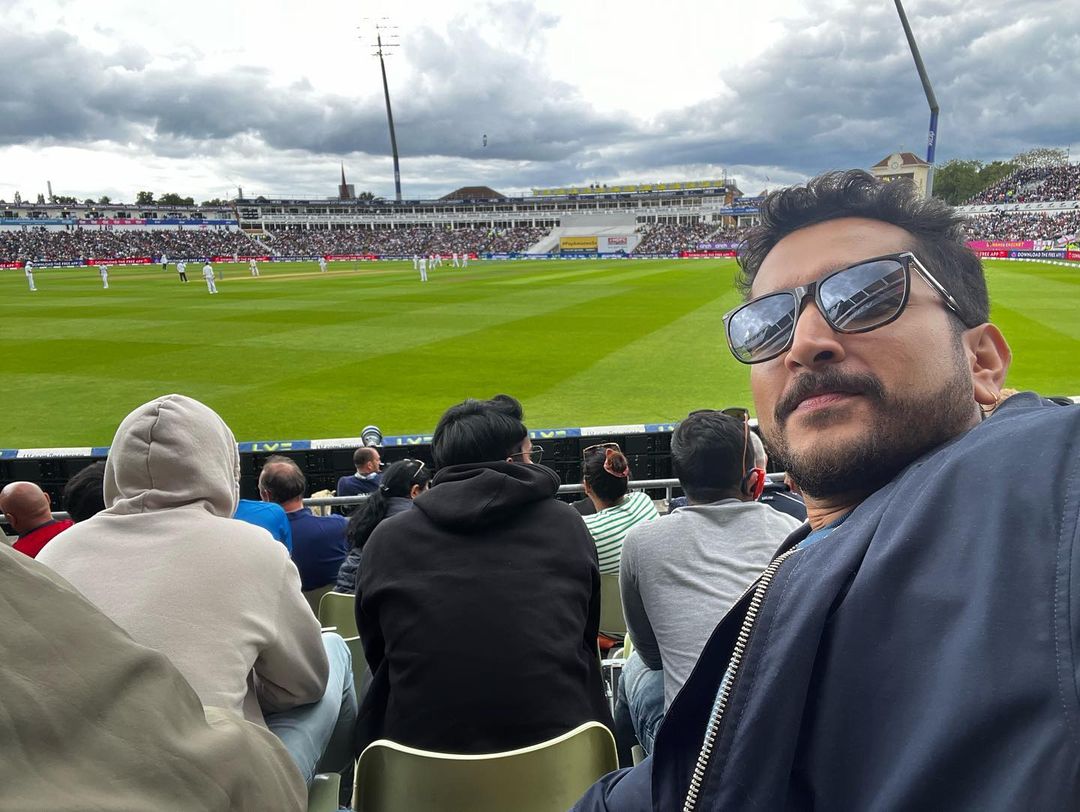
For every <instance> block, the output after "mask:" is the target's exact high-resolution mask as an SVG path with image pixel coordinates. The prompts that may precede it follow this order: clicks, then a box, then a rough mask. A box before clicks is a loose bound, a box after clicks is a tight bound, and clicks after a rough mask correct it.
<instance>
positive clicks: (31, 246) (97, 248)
mask: <svg viewBox="0 0 1080 812" xmlns="http://www.w3.org/2000/svg"><path fill="white" fill-rule="evenodd" d="M252 253H256V254H262V253H264V249H263V247H262V246H261V245H259V243H257V242H255V241H254V240H252V239H251V238H250V237H248V236H247V235H246V234H244V232H242V231H240V230H239V229H227V228H218V229H208V230H196V229H190V230H185V231H178V230H172V229H168V230H167V229H143V228H122V229H121V228H116V229H112V230H105V229H97V228H85V229H78V228H77V229H72V230H70V231H68V230H51V231H48V230H46V229H44V228H28V229H26V230H22V229H12V230H0V262H15V261H18V260H24V259H32V260H34V261H35V262H65V261H77V260H79V259H81V258H85V259H106V258H108V259H134V258H143V259H153V260H157V258H158V257H160V256H161V255H162V254H165V255H167V256H168V257H170V258H172V259H173V260H176V259H193V258H199V259H203V258H206V257H213V256H232V255H233V254H240V255H244V254H252Z"/></svg>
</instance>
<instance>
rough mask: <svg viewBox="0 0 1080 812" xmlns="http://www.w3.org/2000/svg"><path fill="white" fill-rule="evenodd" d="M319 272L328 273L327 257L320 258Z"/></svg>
mask: <svg viewBox="0 0 1080 812" xmlns="http://www.w3.org/2000/svg"><path fill="white" fill-rule="evenodd" d="M319 272H320V273H326V257H319Z"/></svg>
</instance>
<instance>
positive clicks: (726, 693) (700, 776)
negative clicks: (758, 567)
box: [683, 547, 799, 812]
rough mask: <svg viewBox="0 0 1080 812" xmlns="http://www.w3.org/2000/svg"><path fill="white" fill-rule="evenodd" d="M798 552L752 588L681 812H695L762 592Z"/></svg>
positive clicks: (784, 557) (780, 561) (777, 563)
mask: <svg viewBox="0 0 1080 812" xmlns="http://www.w3.org/2000/svg"><path fill="white" fill-rule="evenodd" d="M797 549H799V548H798V547H792V548H791V549H790V550H788V551H787V552H786V553H784V554H783V555H781V556H780V557H779V558H776V559H774V560H773V562H772V563H771V564H769V566H768V567H766V568H765V571H764V572H762V573H761V575H760V576H759V578H758V581H757V586H756V587H754V596H753V597H752V598H751V599H750V606H749V607H747V610H746V617H744V618H743V622H742V626H741V627H740V629H739V636H738V638H736V640H735V648H734V649H733V650H732V652H731V659H730V660H729V661H728V667H727V669H726V670H725V671H724V678H723V680H721V682H720V691H719V693H718V694H717V697H716V701H715V702H714V703H713V709H712V713H711V714H710V715H709V724H708V726H707V727H706V728H705V741H704V742H702V745H701V751H700V752H699V753H698V757H697V763H696V764H695V765H694V773H693V775H692V776H691V777H690V788H689V789H688V790H687V792H686V801H685V802H684V803H683V812H694V809H695V808H696V807H697V802H698V793H700V792H701V783H702V781H704V779H705V770H706V769H708V766H709V759H710V758H711V757H712V750H713V746H714V745H715V744H716V737H717V735H718V734H719V732H720V723H721V722H723V720H724V712H725V711H726V710H727V704H728V699H730V697H731V690H732V688H733V687H734V685H735V677H736V676H737V675H738V672H739V666H740V665H741V664H742V658H743V654H745V653H746V644H747V643H748V642H749V640H750V634H751V633H752V632H753V631H754V625H755V624H756V623H757V617H758V611H759V610H760V609H761V604H762V602H763V601H764V600H765V593H766V592H768V591H769V585H770V584H771V583H772V579H773V576H774V575H776V571H777V570H778V569H780V565H781V564H783V563H784V562H785V561H786V560H787V559H788V556H790V555H791V554H792V553H794V552H795V551H796V550H797Z"/></svg>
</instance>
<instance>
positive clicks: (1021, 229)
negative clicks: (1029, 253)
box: [964, 211, 1080, 242]
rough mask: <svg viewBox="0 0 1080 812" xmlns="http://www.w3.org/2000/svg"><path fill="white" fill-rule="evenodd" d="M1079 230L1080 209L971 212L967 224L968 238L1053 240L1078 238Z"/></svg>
mask: <svg viewBox="0 0 1080 812" xmlns="http://www.w3.org/2000/svg"><path fill="white" fill-rule="evenodd" d="M1078 233H1080V211H1071V212H1018V211H996V212H993V213H988V214H970V215H968V217H967V221H966V222H965V223H964V236H965V237H966V238H967V239H969V240H1016V241H1020V240H1050V241H1054V242H1058V241H1065V240H1067V241H1069V242H1072V241H1074V240H1075V239H1076V235H1077V234H1078Z"/></svg>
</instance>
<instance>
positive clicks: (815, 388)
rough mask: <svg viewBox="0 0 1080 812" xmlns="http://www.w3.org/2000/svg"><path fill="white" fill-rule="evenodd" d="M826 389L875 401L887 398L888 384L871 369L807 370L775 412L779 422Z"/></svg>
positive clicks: (790, 387) (784, 396)
mask: <svg viewBox="0 0 1080 812" xmlns="http://www.w3.org/2000/svg"><path fill="white" fill-rule="evenodd" d="M826 392H845V393H848V394H852V395H866V396H867V397H871V398H873V399H875V400H884V399H885V387H884V386H883V385H882V383H881V381H880V380H879V379H878V378H877V376H876V375H871V374H870V373H869V372H863V373H854V372H840V371H839V370H836V369H829V370H826V371H824V372H804V373H803V374H802V375H800V376H799V377H798V378H796V379H795V380H794V381H793V382H792V383H791V385H790V386H789V387H788V390H787V392H785V393H784V395H783V396H782V397H781V398H780V400H779V401H778V402H777V404H776V409H775V410H774V412H773V415H774V417H775V418H776V422H777V423H778V424H779V423H783V422H784V420H786V419H787V417H788V415H790V414H791V413H792V412H793V411H795V409H796V408H798V406H799V404H800V403H802V402H803V401H804V400H806V399H807V398H812V397H814V396H815V395H822V394H825V393H826Z"/></svg>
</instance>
